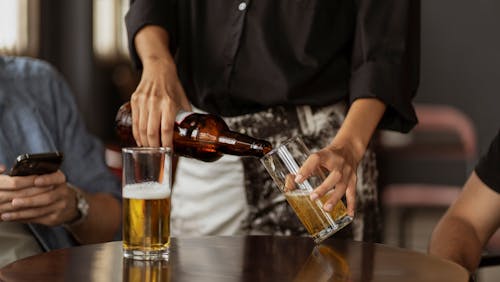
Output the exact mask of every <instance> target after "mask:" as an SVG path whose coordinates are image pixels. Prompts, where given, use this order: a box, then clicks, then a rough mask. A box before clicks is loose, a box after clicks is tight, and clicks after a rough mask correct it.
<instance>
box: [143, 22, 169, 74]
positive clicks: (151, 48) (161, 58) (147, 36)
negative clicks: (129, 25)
mask: <svg viewBox="0 0 500 282" xmlns="http://www.w3.org/2000/svg"><path fill="white" fill-rule="evenodd" d="M134 44H135V48H136V50H137V54H138V55H139V58H140V59H141V61H142V64H143V66H144V68H146V67H148V65H149V64H151V63H158V62H162V63H169V64H171V63H174V60H173V57H172V54H171V53H170V51H169V49H168V44H169V37H168V32H167V31H166V30H165V29H163V28H161V27H159V26H154V25H148V26H145V27H144V28H142V29H141V30H140V31H139V32H138V33H137V35H136V37H135V39H134Z"/></svg>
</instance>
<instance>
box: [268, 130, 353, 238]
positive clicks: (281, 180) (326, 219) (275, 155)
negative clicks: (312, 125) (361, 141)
mask: <svg viewBox="0 0 500 282" xmlns="http://www.w3.org/2000/svg"><path fill="white" fill-rule="evenodd" d="M309 155H310V152H309V150H308V149H307V147H306V146H305V145H304V142H303V141H302V139H301V138H300V137H298V136H296V137H293V138H291V139H289V140H287V141H285V142H284V143H283V144H281V145H280V146H278V147H276V148H274V149H273V150H272V151H271V152H269V153H267V154H266V155H265V156H264V157H262V158H261V159H260V160H261V162H262V164H263V165H264V167H265V168H266V170H267V172H268V173H269V174H270V175H271V177H272V179H273V180H274V183H275V184H276V185H277V186H278V188H279V189H280V191H281V192H282V193H283V194H284V196H285V198H286V200H287V201H288V203H289V204H290V206H291V207H292V209H293V210H294V211H295V213H296V214H297V216H298V217H299V219H300V221H301V222H302V224H303V225H304V227H305V228H306V229H307V231H308V233H309V234H310V235H311V237H312V238H313V239H314V242H315V243H316V244H319V243H321V242H322V241H323V240H324V239H326V238H328V237H330V236H331V235H332V234H334V233H335V232H337V231H339V230H340V229H342V228H343V227H345V226H346V225H348V224H349V223H350V222H351V221H352V217H350V216H349V215H347V209H346V207H345V205H344V203H343V202H342V201H338V202H337V204H336V205H335V207H334V208H333V210H332V211H331V212H327V211H325V210H323V205H324V203H325V201H326V200H327V199H328V197H329V195H328V193H327V194H326V195H324V196H323V197H321V198H319V199H317V200H315V201H311V199H310V197H309V194H310V193H311V192H312V191H313V190H314V188H316V187H317V186H319V185H320V184H321V183H322V182H323V180H324V179H325V177H326V174H325V173H324V172H323V171H321V170H318V171H315V173H313V175H311V176H310V177H309V178H308V179H306V180H305V181H304V182H302V183H296V182H295V176H296V174H297V172H298V171H299V168H300V167H301V166H302V164H303V163H304V162H305V161H306V159H307V157H308V156H309Z"/></svg>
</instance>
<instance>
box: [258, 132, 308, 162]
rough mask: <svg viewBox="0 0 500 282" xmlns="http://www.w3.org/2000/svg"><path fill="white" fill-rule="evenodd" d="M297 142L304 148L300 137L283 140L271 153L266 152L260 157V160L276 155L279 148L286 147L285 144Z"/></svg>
mask: <svg viewBox="0 0 500 282" xmlns="http://www.w3.org/2000/svg"><path fill="white" fill-rule="evenodd" d="M297 140H299V142H301V143H302V144H303V145H304V146H305V144H304V140H302V137H301V136H300V135H295V136H293V137H290V138H288V139H287V140H285V141H284V142H282V143H281V144H279V146H276V147H274V148H273V149H272V150H271V151H269V152H267V154H265V155H264V156H262V157H260V160H261V161H263V160H264V159H266V158H268V157H269V156H271V155H274V154H276V152H277V151H278V150H279V148H281V147H283V146H286V145H287V144H289V143H292V142H295V141H297Z"/></svg>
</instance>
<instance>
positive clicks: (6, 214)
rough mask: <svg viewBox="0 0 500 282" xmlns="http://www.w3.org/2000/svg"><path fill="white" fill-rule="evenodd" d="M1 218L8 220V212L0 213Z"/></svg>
mask: <svg viewBox="0 0 500 282" xmlns="http://www.w3.org/2000/svg"><path fill="white" fill-rule="evenodd" d="M2 220H4V221H8V220H10V214H8V213H4V214H2Z"/></svg>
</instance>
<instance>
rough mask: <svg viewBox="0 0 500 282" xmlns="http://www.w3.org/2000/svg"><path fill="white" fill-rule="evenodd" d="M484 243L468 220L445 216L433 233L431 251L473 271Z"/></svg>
mask: <svg viewBox="0 0 500 282" xmlns="http://www.w3.org/2000/svg"><path fill="white" fill-rule="evenodd" d="M465 246H466V247H465ZM481 251H482V244H481V242H480V240H479V238H478V236H477V234H476V232H475V230H474V228H473V227H472V226H471V225H470V224H468V223H467V222H466V221H464V220H462V219H460V218H457V217H453V216H445V217H443V219H442V220H441V221H440V222H439V224H438V225H437V226H436V228H435V230H434V232H433V233H432V237H431V241H430V244H429V253H430V254H432V255H436V256H439V257H442V258H444V259H448V260H451V261H454V262H456V263H458V264H460V265H462V266H464V267H466V268H467V269H468V270H469V271H470V272H473V271H474V270H475V269H476V268H477V266H478V264H479V260H480V258H481Z"/></svg>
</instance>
